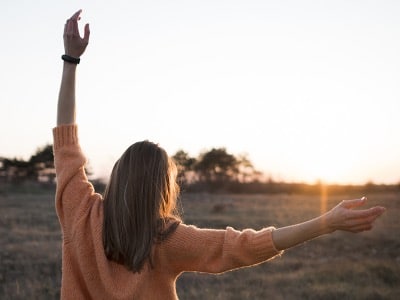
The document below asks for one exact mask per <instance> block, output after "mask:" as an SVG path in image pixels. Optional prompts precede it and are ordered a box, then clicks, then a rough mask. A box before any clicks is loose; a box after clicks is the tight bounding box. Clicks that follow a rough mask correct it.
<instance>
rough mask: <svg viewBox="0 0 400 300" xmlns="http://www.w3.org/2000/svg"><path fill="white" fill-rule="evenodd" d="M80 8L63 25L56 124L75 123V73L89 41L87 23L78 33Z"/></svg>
mask: <svg viewBox="0 0 400 300" xmlns="http://www.w3.org/2000/svg"><path fill="white" fill-rule="evenodd" d="M81 12H82V10H79V11H77V12H76V13H75V14H74V15H73V16H72V17H71V18H70V19H68V20H67V22H66V23H65V27H64V49H65V55H63V60H64V66H63V73H62V79H61V87H60V93H59V95H58V106H57V125H63V124H64V125H67V124H75V73H76V66H77V64H78V63H79V58H80V57H81V55H82V54H83V52H85V49H86V46H87V45H88V43H89V35H90V31H89V24H86V25H85V29H84V36H83V38H81V36H80V34H79V28H78V21H79V19H80V14H81Z"/></svg>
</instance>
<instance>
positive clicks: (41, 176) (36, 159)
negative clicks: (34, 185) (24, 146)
mask: <svg viewBox="0 0 400 300" xmlns="http://www.w3.org/2000/svg"><path fill="white" fill-rule="evenodd" d="M29 164H30V167H31V168H32V170H33V172H32V178H31V179H33V180H35V181H41V182H52V181H54V178H55V176H56V175H55V169H54V155H53V146H52V145H50V144H47V145H45V146H43V147H41V148H38V149H37V150H36V153H35V154H34V155H32V156H31V158H30V159H29Z"/></svg>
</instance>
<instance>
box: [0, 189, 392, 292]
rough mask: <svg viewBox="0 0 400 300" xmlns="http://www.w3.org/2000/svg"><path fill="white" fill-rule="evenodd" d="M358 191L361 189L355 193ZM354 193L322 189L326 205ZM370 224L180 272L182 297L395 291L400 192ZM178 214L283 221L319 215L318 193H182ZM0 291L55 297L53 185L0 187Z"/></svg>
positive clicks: (375, 197)
mask: <svg viewBox="0 0 400 300" xmlns="http://www.w3.org/2000/svg"><path fill="white" fill-rule="evenodd" d="M356 196H359V195H356ZM352 197H354V195H342V196H332V197H328V200H327V204H326V206H327V207H328V208H330V207H332V206H333V205H334V203H337V202H338V201H339V200H341V199H344V198H352ZM368 197H369V205H374V204H377V203H379V204H380V205H384V206H386V207H387V208H388V211H387V212H386V213H385V215H384V216H383V217H382V218H381V219H380V220H379V221H378V222H377V224H376V227H375V228H374V230H373V231H371V232H366V233H362V234H358V235H353V234H346V233H335V234H333V235H331V236H325V237H322V238H319V239H316V240H314V241H311V242H309V243H306V244H304V245H301V246H298V247H296V248H294V249H290V250H288V251H286V253H285V254H284V255H283V257H282V258H278V259H275V260H273V261H271V262H269V263H266V264H262V265H259V266H257V267H253V268H245V269H241V270H237V271H233V272H228V273H226V274H223V275H218V276H214V275H205V274H190V273H188V274H184V275H182V276H181V277H180V279H179V280H178V282H177V289H178V295H180V298H181V299H400V234H399V232H400V223H399V217H400V194H399V193H397V194H396V193H385V194H372V195H368ZM182 203H183V208H184V212H185V213H184V219H185V221H186V222H187V223H192V224H195V225H198V226H202V227H217V228H224V227H226V226H228V225H229V226H233V227H235V228H237V229H241V228H246V227H252V228H256V229H257V228H262V227H263V226H268V225H274V226H277V227H279V226H284V225H288V224H292V223H296V222H300V221H303V220H306V219H308V218H310V217H314V216H316V215H318V214H319V213H320V211H321V201H320V197H318V196H302V195H282V194H277V195H208V194H184V195H183V197H182ZM0 245H1V246H0V299H27V298H29V299H56V298H59V286H60V280H61V237H60V229H59V225H58V220H57V217H56V215H55V212H54V200H53V194H52V193H49V192H47V193H42V194H40V193H39V194H34V195H28V194H15V193H13V194H6V193H3V194H1V195H0Z"/></svg>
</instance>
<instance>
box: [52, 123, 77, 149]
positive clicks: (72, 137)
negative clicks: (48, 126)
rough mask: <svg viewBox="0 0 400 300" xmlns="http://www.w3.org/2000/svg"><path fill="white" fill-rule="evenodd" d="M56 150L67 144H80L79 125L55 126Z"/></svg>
mask: <svg viewBox="0 0 400 300" xmlns="http://www.w3.org/2000/svg"><path fill="white" fill-rule="evenodd" d="M53 139H54V145H53V148H54V150H57V149H58V148H60V147H62V146H66V145H77V144H78V126H77V125H76V124H71V125H60V126H57V127H55V128H53Z"/></svg>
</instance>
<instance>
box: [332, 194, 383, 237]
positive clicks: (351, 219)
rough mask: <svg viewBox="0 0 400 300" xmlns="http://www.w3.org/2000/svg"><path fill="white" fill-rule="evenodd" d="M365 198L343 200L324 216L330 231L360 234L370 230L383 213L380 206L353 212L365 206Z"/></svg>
mask: <svg viewBox="0 0 400 300" xmlns="http://www.w3.org/2000/svg"><path fill="white" fill-rule="evenodd" d="M366 200H367V198H366V197H362V198H361V199H354V200H343V201H342V202H341V203H339V204H338V205H337V206H335V207H334V208H332V209H331V210H330V211H328V212H327V213H326V215H325V217H326V222H327V225H328V227H329V228H330V230H331V231H332V232H333V231H335V230H343V231H349V232H354V233H356V232H361V231H366V230H370V229H372V225H373V223H374V221H375V220H376V219H377V218H378V217H379V216H380V215H381V214H383V213H384V212H385V210H386V209H385V208H384V207H381V206H375V207H371V208H369V209H363V210H355V209H354V208H356V207H359V206H362V205H364V204H365V202H366Z"/></svg>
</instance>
